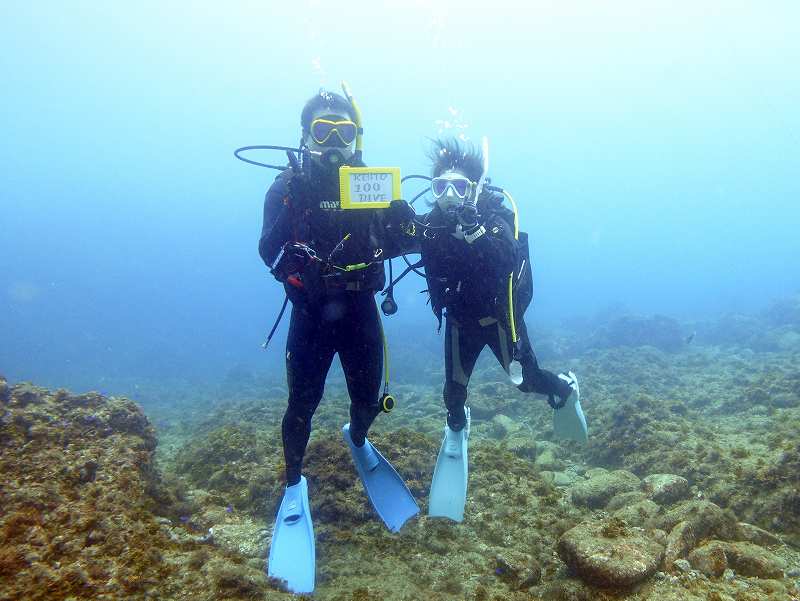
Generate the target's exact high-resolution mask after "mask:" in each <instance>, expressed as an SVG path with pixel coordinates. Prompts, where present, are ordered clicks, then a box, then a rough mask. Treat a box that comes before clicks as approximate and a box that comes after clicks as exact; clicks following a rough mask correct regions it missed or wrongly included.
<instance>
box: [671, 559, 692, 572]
mask: <svg viewBox="0 0 800 601" xmlns="http://www.w3.org/2000/svg"><path fill="white" fill-rule="evenodd" d="M675 567H676V568H677V569H678V570H679V571H681V572H684V573H685V572H688V571H689V570H691V569H692V565H691V564H690V563H689V562H688V561H686V560H685V559H678V560H676V561H675Z"/></svg>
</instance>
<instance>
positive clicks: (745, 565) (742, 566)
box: [725, 542, 786, 578]
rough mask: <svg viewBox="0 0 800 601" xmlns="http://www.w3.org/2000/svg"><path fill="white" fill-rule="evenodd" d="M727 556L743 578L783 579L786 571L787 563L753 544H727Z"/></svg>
mask: <svg viewBox="0 0 800 601" xmlns="http://www.w3.org/2000/svg"><path fill="white" fill-rule="evenodd" d="M725 555H726V556H727V557H728V563H729V564H730V565H731V567H732V568H733V569H734V570H735V571H736V573H737V574H741V575H742V576H752V577H755V578H783V570H784V569H786V563H785V562H784V561H783V560H782V559H781V558H780V557H778V556H777V555H775V554H774V553H771V552H770V551H767V550H766V549H764V548H763V547H759V546H758V545H754V544H753V543H747V542H736V543H727V544H726V545H725Z"/></svg>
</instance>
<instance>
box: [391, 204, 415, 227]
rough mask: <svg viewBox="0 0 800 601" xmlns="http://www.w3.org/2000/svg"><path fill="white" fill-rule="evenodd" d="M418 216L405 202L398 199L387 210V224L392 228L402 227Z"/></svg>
mask: <svg viewBox="0 0 800 601" xmlns="http://www.w3.org/2000/svg"><path fill="white" fill-rule="evenodd" d="M416 216H417V214H416V213H414V209H412V208H411V205H409V204H408V203H407V202H406V201H405V200H403V199H402V198H398V199H396V200H393V201H392V202H391V204H390V205H389V208H387V209H386V223H387V224H388V225H391V226H392V227H397V226H401V225H403V224H405V223H408V222H409V221H413V220H414V218H415V217H416Z"/></svg>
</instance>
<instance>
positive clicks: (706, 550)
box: [689, 541, 728, 578]
mask: <svg viewBox="0 0 800 601" xmlns="http://www.w3.org/2000/svg"><path fill="white" fill-rule="evenodd" d="M689 563H691V564H692V566H693V567H694V568H695V569H697V570H700V571H701V572H702V573H703V574H705V575H706V576H710V577H712V578H718V577H720V576H722V574H723V573H724V572H725V570H727V569H728V558H727V555H726V553H725V543H723V542H721V541H712V542H710V543H707V544H705V545H703V546H702V547H699V548H697V549H695V550H694V551H692V552H691V553H690V554H689Z"/></svg>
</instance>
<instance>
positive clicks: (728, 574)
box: [722, 568, 736, 582]
mask: <svg viewBox="0 0 800 601" xmlns="http://www.w3.org/2000/svg"><path fill="white" fill-rule="evenodd" d="M734 578H736V572H734V571H733V570H732V569H730V568H726V569H725V571H724V572H722V579H723V580H725V581H726V582H731V581H733V579H734Z"/></svg>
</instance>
